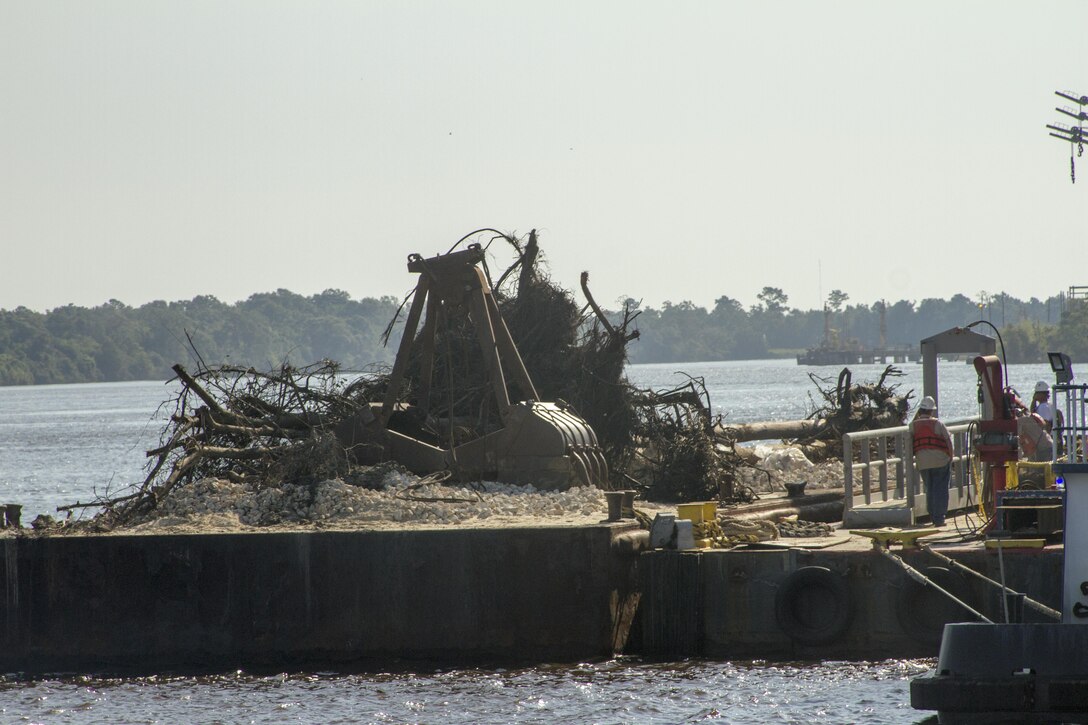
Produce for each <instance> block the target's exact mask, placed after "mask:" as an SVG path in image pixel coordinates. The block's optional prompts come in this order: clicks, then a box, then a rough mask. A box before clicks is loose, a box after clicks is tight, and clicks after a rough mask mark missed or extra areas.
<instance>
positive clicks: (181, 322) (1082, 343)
mask: <svg viewBox="0 0 1088 725" xmlns="http://www.w3.org/2000/svg"><path fill="white" fill-rule="evenodd" d="M980 295H981V293H980ZM832 296H833V298H831V297H829V305H833V308H835V309H837V310H838V311H836V312H835V313H834V315H833V318H832V319H833V325H834V326H835V327H836V333H837V335H838V337H839V339H842V340H856V341H857V342H858V344H859V345H861V346H863V347H872V346H876V345H877V344H879V340H880V308H881V306H882V305H885V304H886V314H885V322H886V328H887V343H888V344H889V345H900V346H901V345H910V346H912V347H916V346H917V345H918V342H919V341H920V340H921V339H922V338H924V337H928V336H929V335H932V334H934V333H937V332H941V331H942V330H946V329H948V328H950V327H955V326H963V325H966V324H967V323H969V322H972V321H974V320H977V319H979V318H980V316H981V317H985V318H986V319H987V320H989V321H990V322H992V323H993V324H994V325H996V326H997V327H998V328H999V329H1000V330H1001V333H1002V338H1003V339H1004V341H1005V352H1006V355H1007V357H1008V360H1009V362H1037V361H1042V360H1044V359H1045V355H1044V354H1045V352H1046V350H1047V349H1048V348H1049V349H1061V350H1063V351H1065V352H1068V353H1069V354H1071V355H1073V357H1074V359H1078V358H1079V359H1085V358H1088V304H1085V303H1083V302H1081V301H1079V300H1072V301H1068V300H1067V301H1066V304H1065V305H1064V307H1065V310H1064V314H1061V312H1060V311H1061V309H1062V305H1061V304H1059V302H1058V300H1057V298H1051V299H1048V300H1045V301H1041V300H1038V299H1036V298H1032V299H1030V300H1027V301H1022V300H1018V299H1016V298H1014V297H1010V296H1009V295H1006V294H1004V293H1000V294H996V295H993V294H986V295H984V303H983V306H982V307H981V308H980V307H979V303H978V302H975V301H973V300H971V299H969V298H968V297H966V296H964V295H955V296H953V297H952V298H951V299H949V300H940V299H924V300H921V301H920V302H915V301H911V300H900V301H898V302H895V303H884V302H883V301H879V302H877V303H874V304H872V305H863V304H853V305H848V304H845V303H846V302H847V300H848V295H847V294H846V293H845V292H842V291H840V290H834V291H833V292H832ZM758 297H759V300H760V303H759V304H757V305H754V306H753V307H752V308H751V309H748V310H746V309H745V308H744V306H743V305H742V304H741V303H740V302H738V301H737V300H735V299H733V298H731V297H727V296H722V297H719V298H718V299H717V300H715V304H714V307H713V309H711V310H709V311H708V310H707V309H705V308H703V307H699V306H698V305H696V304H694V303H693V302H691V301H689V300H684V301H682V302H679V303H672V302H665V303H664V304H663V305H662V306H661V309H654V308H642V307H640V305H639V304H638V303H637V302H635V301H634V300H630V301H629V302H630V304H631V307H632V309H639V311H640V315H639V316H638V318H637V319H636V321H635V325H636V326H637V327H638V328H639V331H640V333H641V338H640V339H639V340H637V341H635V342H633V343H632V344H631V345H630V346H629V348H628V352H629V356H630V359H631V361H632V362H640V363H641V362H697V361H710V360H739V359H760V358H765V357H768V356H769V354H770V353H769V352H768V351H769V350H772V349H804V348H806V347H811V346H813V345H816V344H817V343H819V342H820V340H821V339H822V338H823V332H824V330H823V325H824V316H823V312H822V311H821V310H799V309H796V308H791V307H789V306H787V303H788V300H789V298H788V296H787V295H786V293H785V292H783V291H782V290H781V289H779V288H777V287H764V288H763V290H762V291H761V292H760V294H759V295H758ZM397 306H398V301H397V300H395V299H393V298H391V297H382V298H380V299H374V298H364V299H360V300H353V299H351V297H350V296H349V295H348V294H347V293H346V292H343V291H340V290H326V291H324V292H322V293H320V294H316V295H313V296H311V297H304V296H302V295H298V294H295V293H293V292H290V291H288V290H284V289H280V290H276V291H275V292H263V293H259V294H255V295H253V296H251V297H250V298H249V299H247V300H244V301H241V302H237V303H235V304H226V303H224V302H221V301H219V300H218V299H216V298H215V297H212V296H207V295H202V296H199V297H195V298H193V299H191V300H185V301H180V302H164V301H161V300H157V301H155V302H149V303H147V304H145V305H142V306H140V307H129V306H128V305H125V304H123V303H121V302H118V301H117V300H110V301H109V302H106V303H105V304H103V305H100V306H98V307H93V308H85V307H76V306H74V305H68V306H66V307H58V308H56V309H54V310H51V311H49V312H45V313H42V312H35V311H33V310H29V309H27V308H25V307H18V308H16V309H14V310H0V385H31V384H43V383H77V382H98V381H115V380H146V379H154V380H161V379H165V378H169V377H171V376H172V375H173V373H172V371H171V370H170V366H171V365H173V364H174V363H176V362H182V363H191V362H192V358H193V352H192V349H191V347H190V345H189V343H188V341H187V336H188V337H189V338H191V339H192V342H193V345H194V346H195V348H196V350H197V351H199V354H200V356H201V357H202V358H203V360H204V362H205V363H207V364H208V365H217V364H235V365H241V366H246V367H249V366H253V367H257V368H264V369H268V368H275V367H278V366H279V365H280V364H281V363H282V362H284V361H290V362H292V363H294V364H308V363H311V362H314V361H317V360H321V359H325V358H328V359H331V360H336V361H338V362H340V363H341V364H342V365H343V367H344V368H345V369H361V368H365V367H368V366H370V365H373V364H375V363H388V362H390V361H391V359H392V357H393V355H394V354H395V350H396V348H395V344H396V336H395V335H394V339H393V341H392V342H393V345H392V346H391V347H388V348H386V347H383V346H382V345H381V342H380V339H379V338H380V335H381V333H382V331H383V330H384V329H385V326H386V325H387V324H388V322H389V320H390V319H391V318H392V317H393V314H394V311H395V310H396V309H397ZM1059 319H1060V320H1061V321H1060V324H1058V321H1059ZM567 346H568V345H567V343H566V342H564V343H563V344H562V345H560V347H561V348H562V349H566V347H567ZM527 364H529V365H530V366H531V365H534V364H536V363H535V362H532V361H527Z"/></svg>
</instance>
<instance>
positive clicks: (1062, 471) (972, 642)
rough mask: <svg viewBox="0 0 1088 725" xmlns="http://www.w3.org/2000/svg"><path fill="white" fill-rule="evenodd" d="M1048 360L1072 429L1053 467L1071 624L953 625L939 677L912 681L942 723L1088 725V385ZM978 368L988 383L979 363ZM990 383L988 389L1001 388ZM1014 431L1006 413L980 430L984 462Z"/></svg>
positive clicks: (918, 700) (914, 698) (1065, 616)
mask: <svg viewBox="0 0 1088 725" xmlns="http://www.w3.org/2000/svg"><path fill="white" fill-rule="evenodd" d="M1048 355H1049V357H1050V365H1051V368H1052V369H1053V370H1054V373H1055V376H1056V378H1057V383H1056V384H1055V385H1054V386H1053V390H1054V392H1055V404H1057V403H1058V397H1059V396H1061V398H1062V399H1063V401H1062V402H1063V403H1064V407H1062V406H1059V408H1058V409H1059V410H1064V412H1065V421H1066V422H1065V423H1064V424H1061V425H1058V426H1056V427H1055V429H1054V432H1055V438H1056V439H1057V438H1058V437H1059V436H1060V437H1061V439H1062V440H1063V441H1064V443H1065V446H1064V450H1065V454H1064V456H1063V457H1062V459H1061V460H1055V461H1054V463H1053V470H1054V474H1055V481H1056V483H1057V486H1058V488H1059V489H1062V488H1064V506H1063V513H1064V560H1063V597H1062V615H1061V616H1062V619H1061V622H1060V623H1056V624H1036V623H1032V624H1022V623H1008V622H1007V623H1003V624H999V623H989V624H978V623H963V624H946V625H945V627H944V633H943V637H942V639H941V649H940V655H939V657H938V660H937V667H936V669H935V670H934V671H933V672H931V673H927V674H925V675H922V676H920V677H917V678H915V679H914V680H912V681H911V683H910V700H911V707H913V708H915V709H917V710H936V711H937V713H938V715H937V717H938V721H939V722H940V723H950V724H954V723H994V722H1001V723H1008V722H1015V723H1054V722H1058V723H1088V459H1086V458H1085V451H1084V450H1083V449H1081V450H1080V451H1079V452H1078V443H1079V442H1080V441H1081V440H1084V435H1085V433H1088V422H1086V415H1085V413H1086V396H1088V385H1075V384H1073V382H1072V381H1073V371H1072V366H1071V365H1070V361H1069V357H1068V356H1067V355H1064V354H1062V353H1048ZM976 368H979V372H980V376H982V375H984V371H983V369H982V368H981V367H980V366H979V365H978V363H977V360H976ZM983 383H984V384H983V386H982V387H983V389H984V391H987V386H988V385H990V387H992V383H993V380H992V379H991V380H989V381H987V380H984V381H983ZM998 385H1000V384H998ZM987 392H988V391H987ZM987 397H989V398H991V400H996V398H995V397H994V396H993V395H992V394H991V393H989V392H988V395H987ZM1000 407H1001V406H999V405H994V406H993V409H992V410H994V411H997V412H1000ZM987 423H990V424H991V425H986V424H987ZM1006 423H1007V420H1003V419H1002V418H1001V416H1000V415H994V416H992V417H991V418H990V420H983V421H981V422H980V433H981V435H980V438H979V441H978V447H979V449H980V454H981V455H982V456H983V459H984V460H985V455H986V450H987V449H990V450H991V451H995V450H996V449H997V448H998V447H1000V446H1001V445H1002V438H1003V437H1004V440H1005V441H1006V442H1007V441H1009V438H1008V436H1012V439H1011V440H1012V443H1013V445H1015V433H1014V432H1013V433H1010V432H1008V431H1003V430H1002V428H1003V425H1004V424H1006ZM987 429H989V431H988V430H987ZM1058 448H1059V447H1058V446H1055V447H1054V449H1055V451H1057V450H1058ZM999 483H1000V481H999ZM995 489H996V487H995Z"/></svg>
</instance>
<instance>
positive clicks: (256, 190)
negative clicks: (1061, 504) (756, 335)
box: [0, 0, 1088, 311]
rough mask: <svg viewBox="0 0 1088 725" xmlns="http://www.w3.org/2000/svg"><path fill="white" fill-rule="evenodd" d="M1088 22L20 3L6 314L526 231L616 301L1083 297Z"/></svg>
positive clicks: (352, 277)
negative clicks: (1079, 98) (1077, 139)
mask: <svg viewBox="0 0 1088 725" xmlns="http://www.w3.org/2000/svg"><path fill="white" fill-rule="evenodd" d="M1085 28H1088V3H1085V2H1081V1H1080V0H1066V1H1062V0H1055V1H1052V2H1049V3H1045V4H1037V3H1028V2H999V1H994V0H987V1H985V2H980V1H969V0H967V1H957V2H947V1H946V0H942V1H939V2H928V1H925V0H921V1H919V0H911V1H909V2H906V1H904V2H879V1H877V0H865V1H860V2H850V1H836V2H832V1H825V2H800V1H798V2H791V1H785V0H781V1H777V2H776V1H773V0H771V1H766V2H728V1H726V0H720V1H716V2H693V1H690V0H670V1H669V2H653V3H651V2H639V1H638V0H626V1H618V2H592V1H590V0H579V1H577V2H569V1H567V0H551V1H550V2H532V3H530V2H513V1H511V0H495V1H493V2H492V1H483V0H481V1H475V0H460V1H459V0H448V1H445V2H438V1H437V0H436V1H434V2H421V1H419V0H415V1H413V0H400V1H396V2H393V1H390V2H375V1H369V2H368V1H365V0H350V1H345V2H302V1H301V0H300V1H298V2H285V1H283V0H235V1H233V2H232V1H230V0H225V1H223V0H215V1H211V2H206V1H201V0H191V1H187V2H166V1H164V0H132V1H131V2H109V1H105V0H80V1H78V2H77V1H76V0H69V1H67V2H52V1H50V0H0V99H2V100H0V199H2V201H0V245H2V246H0V249H2V250H3V254H2V261H0V309H14V308H15V307H19V306H26V307H29V308H31V309H35V310H42V311H44V310H48V309H53V308H55V307H59V306H63V305H67V304H76V305H81V306H96V305H100V304H103V303H104V302H106V301H107V300H110V299H117V300H120V301H121V302H124V303H126V304H129V305H132V306H139V305H141V304H144V303H146V302H149V301H152V300H167V301H172V300H182V299H190V298H192V297H194V296H197V295H205V294H207V295H214V296H216V297H218V298H219V299H220V300H223V301H225V302H234V301H237V300H241V299H246V298H247V297H249V296H250V295H252V294H255V293H259V292H268V291H272V290H276V289H281V288H282V289H288V290H291V291H293V292H296V293H299V294H304V295H311V294H316V293H319V292H322V291H324V290H326V289H340V290H344V291H346V292H348V293H349V294H350V295H351V296H352V297H355V298H360V297H378V296H383V295H395V296H398V297H399V296H402V295H403V294H404V293H405V292H407V291H408V290H409V289H411V288H412V287H413V286H414V284H415V278H414V275H412V274H410V273H409V272H408V271H407V268H406V257H407V255H408V254H410V253H413V252H418V253H420V254H423V255H424V256H431V255H433V254H437V253H440V252H445V251H446V250H447V249H449V247H450V246H451V245H452V244H453V243H454V242H456V241H457V240H458V239H460V238H461V237H462V236H463V235H465V234H466V233H468V232H470V231H472V230H474V229H478V228H482V227H493V228H497V229H499V230H502V231H504V232H516V233H517V234H519V235H521V234H527V233H528V232H529V230H530V229H533V228H535V229H537V230H538V233H539V235H540V244H541V248H542V250H543V252H544V254H545V256H546V258H547V262H548V264H549V268H550V273H551V276H552V279H553V280H554V281H555V282H556V283H558V284H560V285H562V286H565V287H567V288H569V289H572V290H577V288H578V276H579V274H580V273H581V272H582V271H583V270H585V271H588V272H589V273H590V287H591V290H592V292H593V295H594V297H595V298H596V299H597V301H598V302H600V303H601V304H602V305H604V306H606V307H615V306H616V305H617V304H618V303H619V301H621V300H622V299H624V298H626V297H632V298H635V299H638V300H641V301H642V303H643V304H644V305H646V306H654V307H657V306H660V305H661V304H662V303H663V302H665V301H670V302H672V303H679V302H682V301H685V300H690V301H692V302H694V303H695V304H697V305H700V306H704V307H708V308H710V307H713V305H714V302H715V300H716V299H718V298H719V297H722V296H729V297H731V298H734V299H737V300H739V301H740V302H741V303H742V304H744V305H745V306H748V305H751V304H754V303H755V302H757V297H756V296H757V294H758V293H759V292H760V291H761V290H762V288H763V287H765V286H773V287H778V288H780V289H782V290H783V291H784V292H785V293H786V294H787V295H788V299H789V305H790V306H793V307H797V308H800V309H815V308H818V307H819V306H820V304H821V299H822V297H824V296H826V295H827V293H828V292H829V291H831V290H833V289H839V290H842V291H844V292H846V293H847V294H848V295H849V299H850V302H851V303H865V304H869V303H871V302H873V301H876V300H878V299H887V300H889V301H897V300H900V299H909V300H921V299H924V298H929V297H939V298H947V297H950V296H952V295H953V294H957V293H963V294H966V295H968V296H969V297H977V296H978V294H979V293H980V292H988V293H990V294H993V293H996V292H1006V293H1008V294H1011V295H1014V296H1016V297H1020V298H1022V299H1028V298H1030V297H1039V298H1045V297H1047V296H1049V295H1052V294H1056V293H1058V292H1060V291H1063V290H1065V289H1066V288H1067V287H1069V286H1070V285H1083V284H1088V265H1085V264H1084V262H1085V261H1086V256H1088V255H1085V253H1084V249H1085V241H1086V236H1088V229H1086V226H1088V225H1086V223H1085V222H1086V214H1085V211H1086V208H1088V156H1086V157H1085V158H1084V160H1083V162H1084V163H1083V165H1078V166H1077V171H1078V175H1081V176H1082V177H1083V178H1082V179H1080V180H1078V183H1076V184H1071V183H1070V172H1069V171H1070V170H1069V166H1070V145H1069V144H1068V143H1063V142H1060V141H1058V140H1056V139H1053V138H1050V137H1049V136H1048V135H1047V131H1046V127H1045V126H1046V124H1048V123H1055V122H1058V121H1063V122H1071V123H1075V121H1073V119H1070V118H1067V117H1064V116H1062V115H1061V114H1059V113H1058V112H1057V111H1055V110H1054V109H1055V107H1056V106H1061V105H1065V106H1070V105H1072V104H1070V103H1069V102H1068V101H1064V100H1063V99H1061V98H1059V97H1058V96H1056V95H1055V94H1054V92H1055V91H1056V90H1069V91H1075V92H1076V94H1077V95H1081V94H1086V93H1088V34H1086V33H1085ZM483 241H486V238H485V239H484V240H483ZM491 249H492V251H494V252H495V256H494V258H493V260H492V262H491V266H492V268H493V269H499V268H505V266H506V265H507V264H509V262H510V261H511V257H510V254H509V251H508V249H505V248H503V247H502V245H493V246H492V248H491ZM580 294H581V293H580V292H579V293H578V296H579V299H580Z"/></svg>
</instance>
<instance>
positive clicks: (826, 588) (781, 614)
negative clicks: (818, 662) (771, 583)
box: [774, 566, 854, 645]
mask: <svg viewBox="0 0 1088 725" xmlns="http://www.w3.org/2000/svg"><path fill="white" fill-rule="evenodd" d="M774 614H775V619H776V620H777V622H778V626H779V627H780V628H781V629H782V631H783V632H785V633H786V634H787V635H788V636H789V637H790V639H792V640H793V641H795V642H797V643H799V644H805V645H825V644H831V643H832V642H835V641H836V640H838V639H839V638H840V637H842V635H843V634H845V633H846V630H847V629H849V628H850V623H851V622H852V621H853V619H854V605H853V601H852V600H851V598H850V587H849V586H848V585H847V582H846V578H845V577H844V576H842V575H841V574H836V573H834V572H832V571H831V570H830V569H828V568H827V567H823V566H805V567H801V568H800V569H798V570H797V571H795V572H793V573H792V574H790V575H789V576H788V577H786V580H785V581H784V582H782V585H781V586H779V588H778V592H777V593H776V594H775V598H774Z"/></svg>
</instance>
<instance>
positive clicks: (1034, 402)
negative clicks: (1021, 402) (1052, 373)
mask: <svg viewBox="0 0 1088 725" xmlns="http://www.w3.org/2000/svg"><path fill="white" fill-rule="evenodd" d="M1031 412H1032V413H1035V414H1037V415H1038V416H1039V417H1040V418H1042V419H1043V421H1044V422H1045V423H1046V430H1047V432H1048V433H1049V432H1050V431H1052V430H1054V408H1052V407H1051V406H1050V386H1049V385H1047V384H1046V381H1045V380H1040V381H1039V382H1037V383H1035V395H1033V396H1031Z"/></svg>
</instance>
